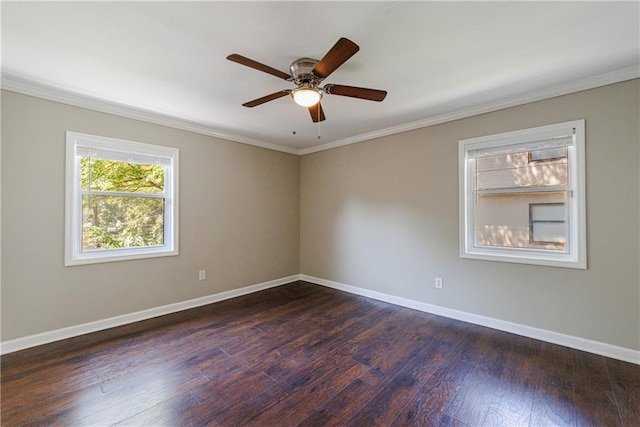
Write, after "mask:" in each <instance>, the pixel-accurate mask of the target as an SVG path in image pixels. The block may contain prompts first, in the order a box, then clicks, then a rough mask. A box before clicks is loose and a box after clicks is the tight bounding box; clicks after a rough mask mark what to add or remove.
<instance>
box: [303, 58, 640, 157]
mask: <svg viewBox="0 0 640 427" xmlns="http://www.w3.org/2000/svg"><path fill="white" fill-rule="evenodd" d="M639 77H640V65H635V66H632V67H627V68H623V69H620V70H616V71H612V72H609V73H605V74H600V75H598V76H593V77H587V78H584V79H581V80H576V81H573V82H569V83H565V84H561V85H557V86H552V87H549V88H545V89H540V90H536V91H533V92H529V93H527V94H523V95H518V96H512V97H507V98H503V99H500V100H497V101H493V102H489V103H486V104H480V105H476V106H473V107H468V108H462V109H460V110H455V111H452V112H449V113H445V114H440V115H437V116H432V117H427V118H425V119H422V120H418V121H415V122H410V123H405V124H401V125H398V126H392V127H389V128H385V129H380V130H377V131H374V132H369V133H365V134H362V135H357V136H353V137H350V138H345V139H341V140H338V141H333V142H328V143H326V144H322V145H316V146H314V147H310V148H305V149H302V150H300V155H301V156H304V155H306V154H312V153H317V152H319V151H325V150H330V149H332V148H338V147H343V146H345V145H350V144H355V143H357V142H363V141H367V140H370V139H374V138H381V137H383V136H389V135H395V134H398V133H402V132H407V131H411V130H415V129H420V128H424V127H427V126H433V125H437V124H441V123H446V122H450V121H453V120H459V119H464V118H467V117H472V116H477V115H479V114H485V113H491V112H493V111H498V110H502V109H505V108H510V107H516V106H518V105H523V104H529V103H531V102H536V101H542V100H544V99H549V98H555V97H556V96H561V95H568V94H570V93H575V92H580V91H583V90H588V89H594V88H597V87H600V86H606V85H610V84H613V83H619V82H623V81H626V80H632V79H636V78H639Z"/></svg>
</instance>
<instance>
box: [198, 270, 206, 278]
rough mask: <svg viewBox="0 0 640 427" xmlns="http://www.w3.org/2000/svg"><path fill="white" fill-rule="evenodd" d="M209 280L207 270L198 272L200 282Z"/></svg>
mask: <svg viewBox="0 0 640 427" xmlns="http://www.w3.org/2000/svg"><path fill="white" fill-rule="evenodd" d="M206 278H207V270H200V271H199V272H198V280H204V279H206Z"/></svg>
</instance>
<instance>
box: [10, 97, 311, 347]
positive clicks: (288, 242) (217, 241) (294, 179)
mask: <svg viewBox="0 0 640 427" xmlns="http://www.w3.org/2000/svg"><path fill="white" fill-rule="evenodd" d="M67 130H73V131H77V132H83V133H89V134H95V135H101V136H108V137H114V138H120V139H126V140H131V141H138V142H146V143H152V144H158V145H167V146H172V147H178V148H179V149H180V255H179V256H174V257H164V258H155V259H145V260H136V261H123V262H113V263H104V264H94V265H87V266H75V267H64V252H63V250H64V150H65V131H67ZM299 166H300V158H299V157H298V156H295V155H290V154H284V153H280V152H275V151H271V150H266V149H262V148H257V147H252V146H248V145H243V144H238V143H234V142H229V141H223V140H219V139H215V138H211V137H207V136H203V135H198V134H194V133H190V132H185V131H180V130H176V129H172V128H168V127H163V126H159V125H154V124H149V123H145V122H141V121H136V120H129V119H125V118H122V117H117V116H113V115H109V114H103V113H99V112H95V111H91V110H86V109H81V108H76V107H71V106H68V105H63V104H59V103H55V102H50V101H45V100H42V99H37V98H32V97H29V96H24V95H19V94H16V93H12V92H7V91H3V92H2V180H1V182H2V270H1V271H2V340H3V341H7V340H11V339H15V338H19V337H23V336H28V335H33V334H37V333H40V332H46V331H51V330H55V329H59V328H62V327H66V326H71V325H78V324H82V323H86V322H90V321H94V320H100V319H105V318H109V317H112V316H116V315H121V314H126V313H132V312H136V311H140V310H144V309H148V308H153V307H158V306H162V305H165V304H171V303H175V302H180V301H185V300H189V299H192V298H197V297H201V296H205V295H210V294H215V293H218V292H222V291H226V290H231V289H235V288H240V287H243V286H247V285H253V284H257V283H262V282H265V281H269V280H273V279H278V278H282V277H287V276H290V275H293V274H298V273H299V270H300V267H299V230H300V227H299V200H300V198H299V189H300V187H299V182H300V174H299V172H300V171H299ZM200 269H206V270H207V279H206V280H205V281H198V270H200Z"/></svg>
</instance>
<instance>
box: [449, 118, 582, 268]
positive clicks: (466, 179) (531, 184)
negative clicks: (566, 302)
mask: <svg viewBox="0 0 640 427" xmlns="http://www.w3.org/2000/svg"><path fill="white" fill-rule="evenodd" d="M459 173H460V256H461V257H463V258H473V259H483V260H491V261H505V262H518V263H525V264H539V265H549V266H557V267H571V268H582V269H585V268H586V222H585V187H584V181H585V163H584V121H583V120H578V121H573V122H568V123H560V124H557V125H550V126H543V127H538V128H533V129H525V130H521V131H515V132H508V133H503V134H498V135H490V136H483V137H478V138H471V139H465V140H462V141H460V142H459Z"/></svg>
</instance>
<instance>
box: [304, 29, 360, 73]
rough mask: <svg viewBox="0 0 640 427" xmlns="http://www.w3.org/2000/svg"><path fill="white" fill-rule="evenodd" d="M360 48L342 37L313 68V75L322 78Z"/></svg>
mask: <svg viewBox="0 0 640 427" xmlns="http://www.w3.org/2000/svg"><path fill="white" fill-rule="evenodd" d="M359 50H360V47H358V45H357V44H355V43H354V42H352V41H351V40H349V39H347V38H344V37H342V38H341V39H340V40H338V42H337V43H336V44H334V45H333V47H332V48H331V50H329V52H327V54H326V55H325V56H324V57H323V58H322V59H321V60H320V62H318V63H317V64H316V66H315V68H314V69H313V71H312V73H313V75H314V76H316V77H318V78H321V79H324V78H326V77H327V76H328V75H329V74H331V73H333V72H334V71H335V70H336V69H337V68H338V67H339V66H341V65H342V64H344V63H345V62H346V61H347V59H349V58H351V57H352V56H353V55H355V53H356V52H357V51H359Z"/></svg>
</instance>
